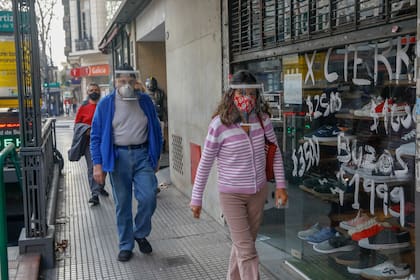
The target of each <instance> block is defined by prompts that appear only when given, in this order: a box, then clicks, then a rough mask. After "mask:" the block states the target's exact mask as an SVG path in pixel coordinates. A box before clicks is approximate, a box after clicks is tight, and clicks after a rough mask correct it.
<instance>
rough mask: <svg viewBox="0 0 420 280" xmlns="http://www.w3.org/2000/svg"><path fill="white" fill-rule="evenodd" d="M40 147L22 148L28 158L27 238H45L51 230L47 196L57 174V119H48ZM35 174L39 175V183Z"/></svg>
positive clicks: (43, 128)
mask: <svg viewBox="0 0 420 280" xmlns="http://www.w3.org/2000/svg"><path fill="white" fill-rule="evenodd" d="M41 135H42V137H41V139H42V144H41V146H40V147H22V149H21V152H20V155H21V158H22V160H23V161H24V162H23V164H22V171H23V174H24V175H25V176H24V177H23V179H24V180H26V183H25V186H27V185H29V186H30V188H24V193H23V196H24V200H23V201H24V209H26V210H25V213H26V215H25V221H24V225H25V230H26V237H44V236H46V235H47V232H48V224H47V202H48V201H47V197H48V194H49V191H50V189H51V186H52V179H53V173H54V164H55V162H56V160H55V158H56V157H55V153H56V134H55V119H53V118H51V119H47V120H46V122H45V123H44V125H43V127H42V133H41ZM33 174H39V176H40V178H39V179H38V180H37V181H38V182H37V184H32V182H34V180H33V179H34V178H33Z"/></svg>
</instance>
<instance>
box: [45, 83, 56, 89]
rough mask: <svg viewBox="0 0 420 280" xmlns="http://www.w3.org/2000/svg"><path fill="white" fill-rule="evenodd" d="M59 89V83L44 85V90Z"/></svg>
mask: <svg viewBox="0 0 420 280" xmlns="http://www.w3.org/2000/svg"><path fill="white" fill-rule="evenodd" d="M59 87H60V83H59V82H55V83H44V88H59Z"/></svg>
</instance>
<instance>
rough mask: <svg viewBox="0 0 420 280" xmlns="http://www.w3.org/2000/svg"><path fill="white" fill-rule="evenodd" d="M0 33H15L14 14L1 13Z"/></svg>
mask: <svg viewBox="0 0 420 280" xmlns="http://www.w3.org/2000/svg"><path fill="white" fill-rule="evenodd" d="M0 32H4V33H13V12H9V11H0Z"/></svg>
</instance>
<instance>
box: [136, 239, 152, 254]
mask: <svg viewBox="0 0 420 280" xmlns="http://www.w3.org/2000/svg"><path fill="white" fill-rule="evenodd" d="M136 241H137V244H139V249H140V252H142V253H143V254H150V253H151V252H152V251H153V249H152V245H150V243H149V241H147V239H146V238H136Z"/></svg>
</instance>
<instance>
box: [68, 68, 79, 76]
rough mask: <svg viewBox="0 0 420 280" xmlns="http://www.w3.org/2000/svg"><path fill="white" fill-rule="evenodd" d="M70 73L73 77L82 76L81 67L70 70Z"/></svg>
mask: <svg viewBox="0 0 420 280" xmlns="http://www.w3.org/2000/svg"><path fill="white" fill-rule="evenodd" d="M70 75H71V76H72V77H80V68H73V69H71V70H70Z"/></svg>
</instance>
